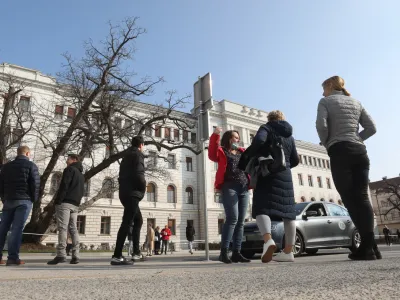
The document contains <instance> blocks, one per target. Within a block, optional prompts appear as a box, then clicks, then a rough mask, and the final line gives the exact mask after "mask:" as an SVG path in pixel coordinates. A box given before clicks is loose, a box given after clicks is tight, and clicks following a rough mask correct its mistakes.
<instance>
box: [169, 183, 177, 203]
mask: <svg viewBox="0 0 400 300" xmlns="http://www.w3.org/2000/svg"><path fill="white" fill-rule="evenodd" d="M167 202H168V203H176V194H175V187H174V186H173V185H169V186H168V187H167Z"/></svg>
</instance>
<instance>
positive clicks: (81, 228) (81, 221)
mask: <svg viewBox="0 0 400 300" xmlns="http://www.w3.org/2000/svg"><path fill="white" fill-rule="evenodd" d="M76 228H77V229H78V233H79V234H85V229H86V216H78V218H77V220H76Z"/></svg>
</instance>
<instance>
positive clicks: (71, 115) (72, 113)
mask: <svg viewBox="0 0 400 300" xmlns="http://www.w3.org/2000/svg"><path fill="white" fill-rule="evenodd" d="M75 116H76V109H75V108H73V107H68V113H67V121H69V122H71V121H72V119H73V118H75Z"/></svg>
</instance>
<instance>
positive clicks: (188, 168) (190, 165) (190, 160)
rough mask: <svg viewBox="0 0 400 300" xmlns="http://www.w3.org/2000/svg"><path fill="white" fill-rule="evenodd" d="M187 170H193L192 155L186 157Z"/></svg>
mask: <svg viewBox="0 0 400 300" xmlns="http://www.w3.org/2000/svg"><path fill="white" fill-rule="evenodd" d="M186 171H188V172H193V160H192V158H191V157H186Z"/></svg>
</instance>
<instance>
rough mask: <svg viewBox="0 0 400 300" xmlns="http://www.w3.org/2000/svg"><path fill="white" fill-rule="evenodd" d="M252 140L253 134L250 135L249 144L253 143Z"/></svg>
mask: <svg viewBox="0 0 400 300" xmlns="http://www.w3.org/2000/svg"><path fill="white" fill-rule="evenodd" d="M253 140H254V134H250V144H251V143H252V142H253Z"/></svg>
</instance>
